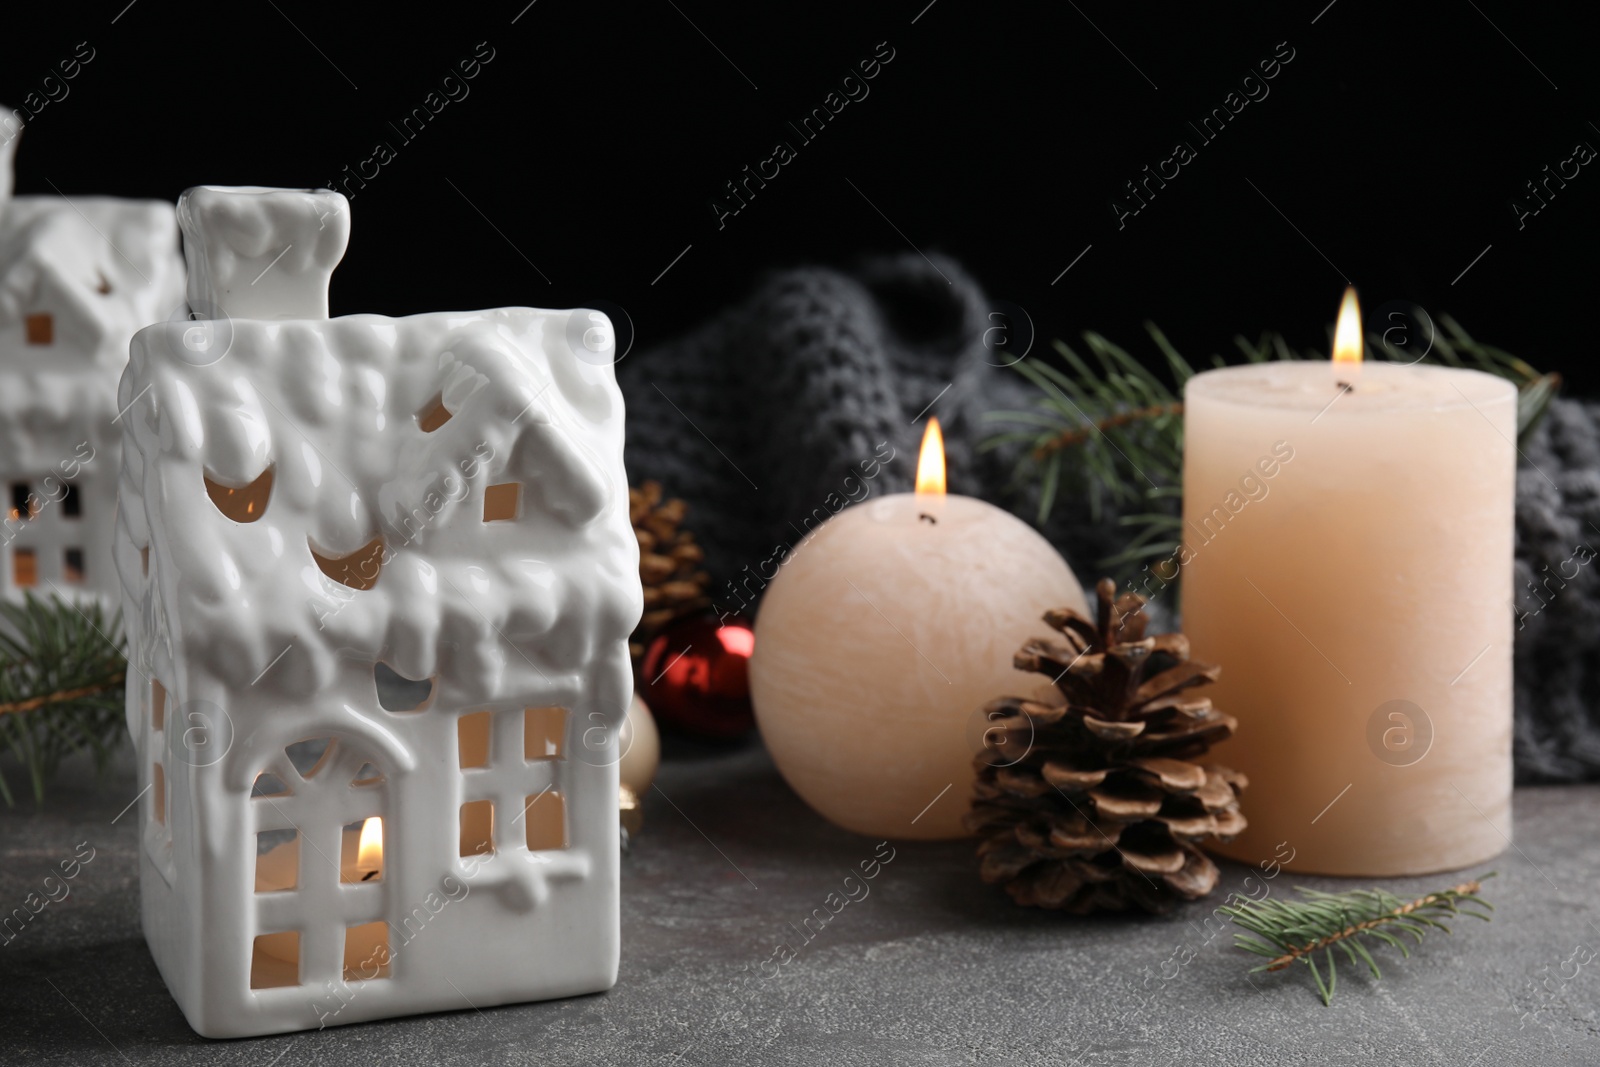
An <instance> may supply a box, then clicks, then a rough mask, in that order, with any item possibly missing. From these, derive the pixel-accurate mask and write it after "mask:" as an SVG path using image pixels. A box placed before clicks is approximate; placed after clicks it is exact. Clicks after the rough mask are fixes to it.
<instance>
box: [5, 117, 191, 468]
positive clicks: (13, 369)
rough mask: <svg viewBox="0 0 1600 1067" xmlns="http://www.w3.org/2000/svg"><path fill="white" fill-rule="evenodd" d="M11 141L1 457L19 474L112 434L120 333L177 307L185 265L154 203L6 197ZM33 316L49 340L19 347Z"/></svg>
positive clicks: (122, 354) (170, 224)
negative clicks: (44, 321) (45, 321)
mask: <svg viewBox="0 0 1600 1067" xmlns="http://www.w3.org/2000/svg"><path fill="white" fill-rule="evenodd" d="M3 111H4V109H0V112H3ZM7 115H9V112H6V113H3V114H0V120H3V119H4V118H5V117H6V116H7ZM4 131H5V123H4V122H3V121H0V135H3V133H4ZM19 141H20V137H15V136H13V137H12V138H11V139H10V140H9V141H8V142H7V143H5V144H4V145H0V456H3V457H4V458H5V462H6V466H7V467H8V469H15V470H24V469H28V468H30V467H33V466H38V467H41V469H44V468H50V467H52V466H53V465H54V464H55V463H57V462H58V461H59V460H60V459H62V458H63V456H64V455H67V454H70V452H71V449H72V447H73V446H74V445H75V444H76V443H77V442H79V441H82V440H92V441H95V442H99V441H101V440H108V441H110V440H114V438H115V434H116V433H117V428H116V427H115V426H112V425H111V423H110V420H111V419H112V418H113V417H114V416H115V414H116V406H115V382H116V378H117V375H118V374H120V373H121V370H122V367H123V364H124V363H126V362H127V358H128V339H129V338H130V337H132V336H133V333H134V331H135V330H137V329H139V328H140V327H142V326H146V325H148V324H149V323H151V322H156V321H159V320H162V319H164V318H166V317H167V316H168V315H170V314H172V313H173V312H174V311H175V310H177V309H178V308H179V307H181V304H182V301H183V289H184V270H183V259H182V257H181V256H180V255H179V252H178V226H177V220H176V217H175V216H174V213H173V207H172V205H171V204H169V203H166V202H165V201H160V200H118V199H113V198H110V197H77V196H74V197H55V196H22V197H10V196H8V195H6V192H7V191H8V190H9V188H10V184H11V170H10V162H11V154H12V152H13V150H14V149H15V147H16V145H17V143H18V142H19ZM38 314H48V315H49V316H50V319H51V330H50V332H51V340H50V343H48V344H29V343H27V335H26V326H25V323H26V319H27V317H28V316H30V315H38ZM69 437H70V438H71V440H70V441H69V440H67V438H69ZM63 448H65V449H66V452H63V451H62V450H63Z"/></svg>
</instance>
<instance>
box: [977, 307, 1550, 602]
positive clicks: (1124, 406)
mask: <svg viewBox="0 0 1600 1067" xmlns="http://www.w3.org/2000/svg"><path fill="white" fill-rule="evenodd" d="M1145 329H1146V331H1147V332H1148V333H1149V334H1150V339H1151V341H1153V342H1154V343H1155V346H1156V348H1157V349H1158V350H1159V351H1160V353H1161V355H1162V357H1163V359H1164V361H1165V363H1166V368H1165V373H1157V372H1156V371H1152V370H1150V369H1149V368H1147V367H1145V366H1144V365H1143V364H1142V363H1140V362H1139V361H1138V360H1137V359H1135V358H1134V357H1133V356H1131V355H1129V354H1128V352H1126V351H1125V350H1123V349H1122V348H1119V347H1118V346H1116V345H1115V344H1113V343H1111V342H1110V341H1108V340H1107V339H1106V338H1104V337H1102V336H1101V335H1099V334H1097V333H1092V332H1090V333H1085V334H1084V335H1083V340H1084V344H1085V345H1086V346H1087V350H1088V354H1087V356H1085V355H1082V354H1080V353H1079V352H1078V351H1077V350H1075V349H1073V348H1072V347H1071V346H1069V345H1067V344H1066V343H1065V342H1062V341H1057V342H1055V350H1056V352H1057V353H1058V354H1059V355H1060V357H1061V365H1060V366H1056V365H1052V363H1050V362H1047V361H1046V360H1040V359H1032V360H1023V361H1021V362H1019V363H1016V364H1014V368H1015V370H1016V371H1017V372H1018V373H1019V374H1021V375H1022V376H1023V377H1025V378H1027V379H1028V381H1029V382H1031V383H1032V384H1033V385H1034V386H1036V387H1037V389H1038V392H1039V395H1038V397H1037V399H1036V401H1035V404H1034V407H1033V408H1032V410H1027V411H992V412H988V413H987V414H986V415H985V416H984V418H985V419H986V420H987V421H989V422H993V423H996V424H999V425H1001V426H1004V427H1005V429H1004V430H1002V431H1001V432H999V433H996V434H995V435H994V436H992V437H990V438H988V439H987V440H985V441H984V442H983V444H982V445H981V446H980V447H981V448H983V449H985V450H988V449H994V448H1000V447H1003V446H1006V445H1019V444H1020V445H1022V446H1024V447H1023V448H1022V452H1021V456H1020V458H1019V459H1018V461H1017V467H1016V471H1015V478H1016V482H1017V484H1018V485H1024V484H1029V483H1032V484H1035V485H1037V486H1038V487H1039V493H1038V498H1039V500H1038V513H1037V516H1036V519H1037V521H1038V523H1039V524H1040V525H1043V524H1044V523H1045V521H1046V520H1047V519H1049V517H1050V514H1051V512H1052V511H1053V510H1054V508H1055V505H1056V504H1057V503H1058V502H1059V501H1060V500H1061V499H1063V498H1064V497H1065V498H1070V499H1075V500H1081V501H1082V503H1083V506H1084V507H1085V508H1086V510H1087V511H1088V512H1089V515H1090V517H1091V518H1092V519H1093V520H1094V521H1097V522H1098V521H1100V520H1101V519H1102V518H1103V517H1104V515H1105V514H1106V512H1107V511H1108V510H1112V511H1114V512H1115V513H1117V514H1119V515H1121V516H1122V518H1121V519H1120V520H1119V522H1120V523H1121V524H1122V525H1124V526H1127V527H1129V529H1130V536H1131V541H1130V543H1129V545H1128V547H1127V548H1125V549H1124V550H1123V551H1122V552H1120V553H1118V554H1116V555H1114V556H1112V557H1110V558H1109V559H1105V560H1101V561H1099V564H1100V565H1101V566H1103V567H1106V568H1108V569H1110V570H1112V571H1114V572H1131V571H1133V570H1136V569H1137V567H1138V566H1139V565H1141V564H1143V563H1144V562H1145V561H1148V560H1152V559H1159V558H1165V557H1170V556H1171V555H1172V554H1173V553H1174V552H1176V551H1177V548H1178V542H1179V531H1180V529H1181V527H1182V523H1181V520H1180V519H1179V517H1178V503H1177V501H1178V499H1179V495H1180V493H1181V487H1182V484H1183V387H1184V383H1186V382H1187V381H1188V380H1189V379H1190V378H1192V377H1193V376H1194V374H1195V368H1194V366H1193V365H1192V364H1191V363H1190V362H1189V361H1188V360H1187V359H1185V358H1184V357H1183V356H1182V355H1181V354H1180V353H1179V352H1178V350H1177V349H1176V348H1174V347H1173V346H1172V343H1171V342H1170V341H1169V340H1167V336H1166V335H1165V334H1164V333H1162V332H1161V330H1160V329H1159V328H1157V327H1156V325H1155V324H1154V323H1150V322H1147V323H1145ZM1234 343H1235V345H1236V346H1237V347H1238V349H1239V354H1240V356H1242V357H1243V360H1244V361H1245V362H1250V363H1263V362H1267V361H1270V360H1293V359H1325V358H1326V356H1325V355H1324V354H1323V353H1320V352H1316V351H1311V350H1308V351H1305V352H1299V351H1296V350H1294V349H1292V348H1290V347H1289V345H1288V344H1287V343H1286V342H1285V341H1284V339H1283V338H1282V337H1281V336H1280V335H1278V334H1275V333H1264V334H1262V335H1261V338H1260V339H1259V340H1258V341H1255V342H1254V343H1252V342H1250V341H1248V340H1246V339H1245V338H1244V337H1235V338H1234ZM1367 347H1368V352H1369V355H1370V356H1372V357H1373V358H1381V359H1386V360H1390V361H1393V362H1399V363H1411V362H1415V361H1416V357H1415V356H1414V355H1412V354H1409V353H1408V352H1407V351H1406V350H1404V349H1401V348H1398V347H1396V346H1395V345H1393V344H1391V343H1390V342H1389V341H1388V340H1386V339H1385V337H1384V335H1383V334H1381V333H1372V334H1369V335H1368V337H1367ZM1426 362H1428V363H1438V364H1442V365H1444V366H1449V367H1468V368H1472V369H1474V370H1480V371H1485V372H1487V373H1489V374H1494V375H1497V376H1499V377H1502V378H1506V379H1509V380H1510V381H1511V382H1513V383H1515V384H1516V386H1517V388H1518V396H1517V433H1518V438H1519V440H1518V443H1519V444H1521V443H1522V442H1523V441H1525V440H1526V439H1527V436H1528V434H1529V433H1531V432H1532V430H1533V428H1534V427H1535V426H1537V425H1538V423H1539V420H1540V419H1541V418H1542V417H1543V416H1544V413H1545V411H1546V410H1547V409H1548V408H1549V406H1550V401H1551V399H1552V398H1553V397H1554V396H1555V394H1556V392H1557V391H1558V390H1559V389H1560V387H1561V376H1560V375H1558V374H1541V373H1540V372H1539V371H1537V370H1535V369H1534V368H1533V367H1531V366H1529V365H1528V364H1527V363H1526V362H1524V361H1523V360H1520V359H1518V358H1517V357H1516V356H1513V355H1511V354H1510V353H1509V352H1506V351H1504V350H1503V349H1499V348H1495V347H1493V346H1491V345H1485V344H1480V343H1479V342H1477V341H1474V340H1473V339H1472V337H1471V336H1469V335H1468V334H1467V332H1466V331H1465V330H1463V329H1462V328H1461V326H1460V324H1459V323H1457V322H1456V321H1455V320H1454V319H1453V318H1451V317H1450V316H1448V315H1441V316H1440V317H1439V329H1437V330H1436V331H1435V336H1434V339H1433V345H1432V348H1431V350H1430V351H1429V352H1428V354H1427V357H1426ZM1211 363H1212V365H1214V366H1219V367H1220V366H1223V365H1224V364H1225V363H1226V361H1225V360H1224V359H1223V358H1222V357H1220V356H1213V357H1212V358H1211Z"/></svg>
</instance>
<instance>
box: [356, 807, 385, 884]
mask: <svg viewBox="0 0 1600 1067" xmlns="http://www.w3.org/2000/svg"><path fill="white" fill-rule="evenodd" d="M356 869H357V870H359V871H366V872H375V871H380V870H382V869H383V820H382V819H380V818H379V817H378V816H376V815H374V816H373V817H372V818H370V819H368V820H367V821H366V822H364V823H362V824H361V842H360V844H359V845H357V846H356Z"/></svg>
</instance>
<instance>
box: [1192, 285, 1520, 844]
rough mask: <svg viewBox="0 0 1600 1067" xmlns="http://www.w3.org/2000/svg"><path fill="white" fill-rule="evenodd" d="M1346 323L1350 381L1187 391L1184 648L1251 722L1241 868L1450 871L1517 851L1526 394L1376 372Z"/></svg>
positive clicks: (1417, 369)
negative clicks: (1514, 785)
mask: <svg viewBox="0 0 1600 1067" xmlns="http://www.w3.org/2000/svg"><path fill="white" fill-rule="evenodd" d="M1346 304H1347V308H1346V309H1345V311H1343V312H1341V315H1340V324H1339V329H1338V331H1337V336H1336V344H1335V360H1336V362H1332V363H1320V362H1317V363H1312V362H1283V363H1277V362H1274V363H1261V364H1250V365H1247V366H1242V367H1230V368H1227V369H1223V370H1214V371H1208V372H1206V373H1204V374H1200V375H1197V376H1196V377H1194V378H1193V379H1191V380H1190V381H1189V383H1188V386H1187V388H1186V390H1185V394H1184V400H1185V422H1186V426H1185V456H1184V479H1183V484H1184V509H1183V510H1184V538H1185V542H1184V545H1183V548H1182V549H1181V550H1180V553H1179V559H1180V562H1182V563H1183V586H1182V594H1183V604H1182V607H1183V622H1184V629H1185V631H1186V632H1187V633H1188V635H1189V638H1190V640H1191V642H1192V645H1193V650H1194V657H1195V658H1196V659H1200V660H1208V661H1211V662H1215V663H1219V664H1221V665H1222V678H1221V680H1220V681H1219V682H1218V683H1217V686H1216V688H1215V690H1214V699H1215V700H1216V703H1217V706H1218V707H1219V708H1221V709H1222V710H1224V711H1226V712H1228V713H1230V714H1232V715H1234V716H1235V717H1237V719H1238V720H1239V729H1238V732H1237V734H1236V735H1235V737H1234V738H1233V739H1232V740H1230V741H1229V742H1227V743H1226V744H1224V745H1222V746H1221V747H1219V748H1218V749H1217V750H1216V752H1215V758H1216V760H1217V761H1218V762H1220V763H1223V764H1226V765H1229V766H1232V767H1235V768H1237V769H1238V770H1241V771H1244V772H1245V773H1246V774H1247V775H1248V776H1249V778H1250V788H1249V789H1248V790H1247V791H1246V792H1245V794H1244V799H1243V807H1244V811H1245V814H1246V815H1247V816H1248V818H1249V820H1250V827H1249V830H1248V831H1246V833H1245V834H1243V835H1242V836H1241V837H1240V838H1238V839H1237V840H1236V841H1234V842H1233V843H1232V844H1231V845H1228V846H1225V847H1224V848H1222V849H1221V851H1223V852H1225V853H1227V854H1228V855H1231V856H1234V857H1235V858H1237V859H1240V860H1243V861H1246V862H1250V863H1254V862H1257V861H1260V860H1263V859H1270V858H1273V857H1274V856H1275V855H1276V850H1277V849H1278V847H1279V845H1280V843H1285V842H1286V843H1287V845H1288V848H1290V849H1293V855H1294V860H1293V862H1292V863H1290V864H1289V866H1291V867H1293V868H1295V869H1299V870H1304V871H1309V872H1315V873H1320V874H1336V875H1366V876H1382V875H1401V874H1422V873H1426V872H1432V871H1440V870H1449V869H1453V868H1459V867H1464V866H1468V865H1470V864H1474V863H1478V862H1481V861H1483V860H1486V859H1488V858H1489V857H1491V856H1493V855H1495V854H1496V853H1498V852H1500V851H1501V850H1502V849H1504V848H1505V847H1506V845H1507V844H1508V843H1509V841H1510V835H1511V701H1512V694H1511V641H1512V609H1511V599H1512V585H1513V578H1512V557H1513V521H1514V501H1515V476H1516V471H1515V468H1516V448H1515V440H1516V434H1517V413H1516V390H1515V388H1513V386H1512V385H1511V383H1509V382H1507V381H1505V380H1503V379H1501V378H1497V377H1494V376H1492V375H1488V374H1482V373H1479V372H1476V371H1471V370H1462V369H1457V368H1447V367H1438V366H1421V365H1417V366H1401V365H1397V364H1388V363H1366V364H1363V363H1360V362H1359V359H1360V336H1361V334H1360V324H1359V312H1357V311H1356V309H1355V302H1354V295H1353V293H1351V294H1347V298H1346ZM1352 345H1353V349H1352ZM1352 355H1353V356H1354V358H1355V359H1356V360H1357V362H1345V361H1342V360H1341V357H1343V359H1344V360H1347V359H1349V358H1350V357H1351V356H1352ZM1287 851H1288V850H1287V849H1285V852H1287Z"/></svg>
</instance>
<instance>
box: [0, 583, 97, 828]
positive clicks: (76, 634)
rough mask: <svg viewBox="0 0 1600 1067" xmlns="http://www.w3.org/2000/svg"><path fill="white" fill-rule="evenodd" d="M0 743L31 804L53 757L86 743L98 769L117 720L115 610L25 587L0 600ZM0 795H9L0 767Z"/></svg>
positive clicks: (55, 762)
mask: <svg viewBox="0 0 1600 1067" xmlns="http://www.w3.org/2000/svg"><path fill="white" fill-rule="evenodd" d="M0 618H3V620H4V622H3V624H0V743H3V744H4V745H5V747H6V749H8V750H9V751H10V753H11V754H12V755H13V756H15V757H16V759H17V761H18V762H19V763H21V764H22V766H23V768H24V769H25V770H26V771H27V773H28V778H29V782H30V785H31V787H32V792H33V799H34V803H35V804H43V803H44V784H45V780H46V779H47V778H49V776H50V775H51V774H52V773H54V771H55V769H56V768H57V767H58V766H59V765H60V763H61V761H62V760H63V759H65V758H66V757H67V756H70V755H72V754H73V753H75V752H80V751H84V750H87V751H88V752H89V753H90V754H91V755H92V756H93V757H94V764H95V770H96V772H99V771H103V770H104V769H105V766H106V764H107V762H108V761H109V760H110V759H111V755H112V753H113V752H114V751H115V750H116V748H117V745H118V744H119V743H120V742H121V740H122V738H123V736H124V735H125V733H126V730H125V728H124V725H123V679H124V677H125V675H126V672H127V660H126V658H125V657H124V655H123V651H122V635H121V629H122V623H121V615H120V614H119V615H116V616H114V617H112V618H110V619H107V618H106V617H105V612H104V611H102V610H101V608H100V606H99V605H98V604H95V603H92V602H89V603H83V604H74V603H71V602H69V601H66V600H63V599H62V598H60V597H56V596H52V597H50V598H49V599H48V600H45V599H41V598H39V597H35V596H33V595H32V594H29V595H28V596H27V598H26V599H25V600H24V601H23V603H21V604H11V603H0ZM0 799H4V800H5V802H6V806H7V807H11V806H14V805H15V803H16V798H15V796H14V795H13V793H12V791H11V785H10V783H9V782H7V781H6V779H5V776H4V775H3V774H0Z"/></svg>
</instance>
